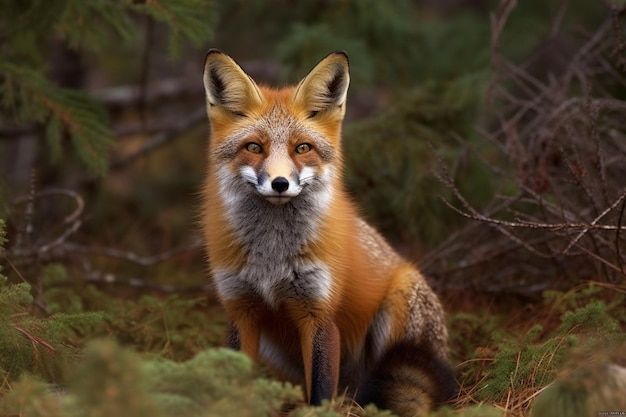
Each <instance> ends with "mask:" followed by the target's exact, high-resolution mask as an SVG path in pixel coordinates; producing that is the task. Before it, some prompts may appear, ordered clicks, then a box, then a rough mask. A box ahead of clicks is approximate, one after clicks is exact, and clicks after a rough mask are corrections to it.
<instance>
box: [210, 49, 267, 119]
mask: <svg viewBox="0 0 626 417" xmlns="http://www.w3.org/2000/svg"><path fill="white" fill-rule="evenodd" d="M202 78H203V81H204V90H205V92H206V99H207V106H208V108H209V110H210V109H211V108H212V107H221V108H224V109H226V110H228V111H230V112H232V113H235V114H237V115H245V114H246V110H247V109H249V108H250V107H252V106H254V105H255V104H258V103H260V102H261V93H260V92H259V89H258V87H257V85H256V83H255V82H254V81H253V80H252V78H250V76H248V74H246V73H245V72H244V71H243V70H242V69H241V67H240V66H239V65H238V64H237V63H236V62H235V61H234V60H233V59H232V58H231V57H229V56H228V55H226V54H225V53H223V52H222V51H220V50H218V49H211V50H209V52H208V53H207V55H206V59H205V61H204V75H203V77H202Z"/></svg>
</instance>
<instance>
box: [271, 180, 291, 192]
mask: <svg viewBox="0 0 626 417" xmlns="http://www.w3.org/2000/svg"><path fill="white" fill-rule="evenodd" d="M287 188H289V180H287V178H285V177H276V178H274V180H273V181H272V189H273V190H274V191H276V192H278V193H282V192H283V191H285V190H287Z"/></svg>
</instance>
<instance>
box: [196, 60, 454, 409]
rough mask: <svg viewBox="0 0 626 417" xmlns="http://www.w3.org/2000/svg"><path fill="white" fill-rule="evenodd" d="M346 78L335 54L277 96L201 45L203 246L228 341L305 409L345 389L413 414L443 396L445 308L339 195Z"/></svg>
mask: <svg viewBox="0 0 626 417" xmlns="http://www.w3.org/2000/svg"><path fill="white" fill-rule="evenodd" d="M349 79H350V77H349V65H348V58H347V55H346V54H345V53H343V52H335V53H332V54H330V55H328V56H327V57H326V58H325V59H323V60H322V61H321V62H320V63H319V64H318V65H317V66H316V67H315V68H314V69H313V70H312V71H311V72H310V73H309V74H308V75H307V76H306V77H305V78H304V79H303V80H302V81H301V82H300V83H299V84H298V85H297V86H294V87H287V88H283V89H272V88H268V87H263V86H258V85H257V84H256V83H255V82H254V81H253V80H252V79H251V78H250V77H249V76H248V75H247V74H246V73H245V72H244V71H243V70H242V69H241V68H240V67H239V66H238V65H237V64H236V63H235V62H234V61H233V60H232V59H231V58H230V57H228V56H227V55H225V54H223V53H222V52H220V51H218V50H211V51H209V53H208V54H207V58H206V61H205V68H204V86H205V91H206V97H207V113H208V116H209V119H210V122H211V137H210V145H209V155H208V161H209V162H208V174H207V179H206V182H205V186H204V189H203V200H204V206H203V212H202V227H203V233H204V237H205V243H206V249H207V254H208V258H209V262H210V267H211V274H212V277H213V281H214V283H215V287H216V290H217V294H218V297H219V299H220V301H221V303H222V304H223V306H224V308H225V310H226V312H227V314H228V316H229V318H230V320H231V324H230V326H229V335H228V344H229V345H230V346H231V347H233V348H237V349H241V350H242V351H244V352H245V353H246V354H248V355H249V356H250V357H251V358H253V359H256V358H261V359H263V360H265V361H266V362H268V363H269V364H270V365H271V366H272V367H273V369H274V370H275V371H276V372H277V373H278V374H279V375H281V376H283V377H285V378H288V379H290V380H292V381H294V382H296V383H300V384H302V385H303V386H304V387H305V392H306V395H307V399H308V400H309V402H311V403H312V404H319V403H320V402H321V401H322V400H323V399H328V398H331V397H332V396H334V395H336V392H337V390H338V388H341V390H342V392H343V391H347V392H348V393H350V394H352V395H353V396H354V397H355V398H357V399H358V400H359V401H360V402H363V403H367V402H370V401H374V402H376V403H377V404H378V405H379V406H383V407H389V408H392V409H394V410H395V411H396V412H398V413H403V414H402V415H414V414H415V413H421V412H426V411H427V410H428V409H430V408H431V407H432V406H434V405H435V404H437V403H440V402H442V401H445V400H447V399H448V398H449V397H450V395H451V393H452V388H451V387H452V386H453V378H452V376H451V373H450V370H449V368H448V367H447V365H446V364H445V358H446V342H447V332H446V329H445V325H444V314H443V310H442V309H441V305H440V303H439V300H438V299H437V297H436V295H435V294H434V293H433V292H432V290H431V289H430V287H429V286H428V284H427V283H426V281H425V280H424V278H423V276H422V275H421V274H420V273H419V271H418V270H417V269H415V267H413V266H412V265H410V264H409V263H408V262H406V261H404V260H403V259H402V258H401V257H399V256H398V255H397V254H396V253H395V252H394V251H393V249H391V248H390V247H389V245H388V244H387V243H386V242H385V240H384V239H383V238H382V237H381V236H380V235H379V234H378V233H377V232H376V231H375V230H374V229H373V228H372V227H371V226H369V225H368V224H367V223H366V222H365V221H363V220H362V219H361V218H360V216H359V214H358V211H357V210H356V208H355V207H354V205H353V204H352V202H351V201H350V199H349V197H348V195H347V193H346V192H345V190H344V187H343V182H342V170H343V164H342V160H343V157H342V148H341V123H342V120H343V116H344V113H345V103H346V96H347V90H348V84H349ZM399 358H400V359H399ZM402 358H403V359H402ZM409 374H410V375H412V376H411V377H410V378H404V377H401V376H402V375H409ZM390 381H394V382H393V383H390ZM400 392H405V393H407V392H408V393H411V394H410V398H412V399H411V400H406V398H407V397H406V395H404V396H403V395H401V394H400Z"/></svg>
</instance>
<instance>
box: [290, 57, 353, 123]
mask: <svg viewBox="0 0 626 417" xmlns="http://www.w3.org/2000/svg"><path fill="white" fill-rule="evenodd" d="M349 84H350V65H349V62H348V55H347V54H346V53H345V52H343V51H337V52H333V53H331V54H330V55H328V56H326V58H324V59H322V61H320V63H319V64H317V65H316V66H315V68H313V70H311V72H310V73H309V74H308V75H307V76H306V77H305V78H304V79H303V80H302V81H300V84H298V87H297V89H296V93H295V96H294V100H295V101H296V102H297V103H301V104H303V105H304V107H305V108H306V109H307V110H308V111H309V112H310V113H309V114H310V117H313V116H315V115H316V114H317V113H318V112H322V111H325V110H335V111H339V112H340V115H341V116H343V114H344V112H345V106H344V104H345V102H346V96H347V94H348V85H349Z"/></svg>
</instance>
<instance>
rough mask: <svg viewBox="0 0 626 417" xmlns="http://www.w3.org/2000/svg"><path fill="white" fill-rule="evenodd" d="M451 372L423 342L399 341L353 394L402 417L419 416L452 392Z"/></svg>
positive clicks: (453, 380)
mask: <svg viewBox="0 0 626 417" xmlns="http://www.w3.org/2000/svg"><path fill="white" fill-rule="evenodd" d="M456 391H457V387H456V382H455V378H454V372H453V370H452V369H451V368H450V366H449V365H448V364H447V363H446V362H445V361H444V360H443V359H442V358H439V357H438V356H437V355H435V354H434V353H433V352H432V349H430V348H429V347H428V346H426V345H425V344H423V343H422V344H416V343H413V342H400V343H398V344H396V345H395V346H393V347H392V348H391V349H389V351H388V352H387V353H386V354H385V356H384V357H383V358H382V360H381V361H380V363H379V364H378V365H377V366H376V368H375V370H374V372H373V374H372V376H371V378H370V379H369V380H368V381H367V382H366V383H365V385H364V386H362V387H361V388H360V390H359V394H358V395H357V402H358V403H359V404H369V403H374V404H375V405H376V406H377V407H378V408H381V409H389V410H391V411H393V412H394V413H396V414H398V415H399V416H402V417H405V416H406V417H408V416H411V417H413V416H422V415H426V414H427V413H428V412H429V411H431V410H433V409H434V408H436V407H437V406H439V405H442V404H444V403H446V402H449V401H450V400H452V399H453V397H454V396H455V395H456Z"/></svg>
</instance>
